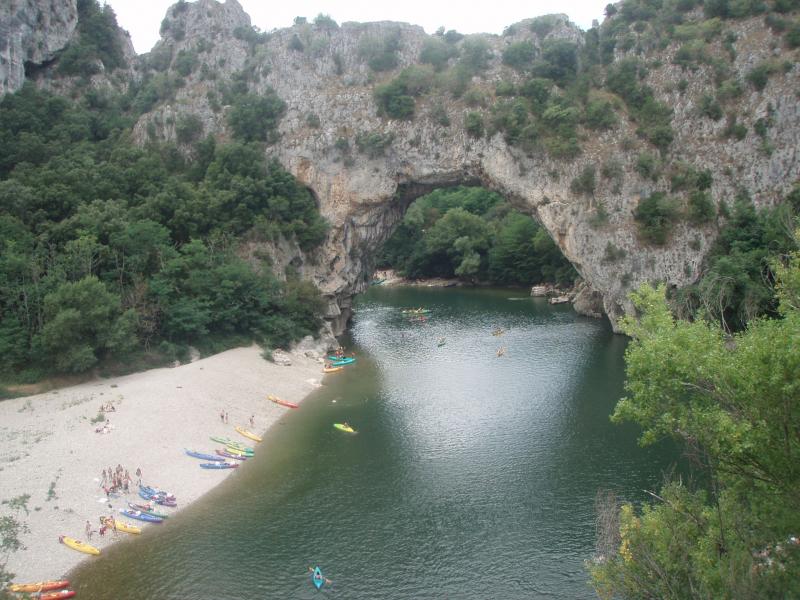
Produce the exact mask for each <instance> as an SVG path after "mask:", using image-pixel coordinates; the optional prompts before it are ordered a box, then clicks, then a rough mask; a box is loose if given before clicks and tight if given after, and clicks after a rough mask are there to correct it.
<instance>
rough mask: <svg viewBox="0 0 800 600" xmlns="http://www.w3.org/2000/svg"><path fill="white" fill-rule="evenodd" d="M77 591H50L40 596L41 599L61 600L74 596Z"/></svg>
mask: <svg viewBox="0 0 800 600" xmlns="http://www.w3.org/2000/svg"><path fill="white" fill-rule="evenodd" d="M75 593H76V592H73V591H72V590H61V591H59V592H50V593H49V594H42V595H41V596H38V598H39V600H61V599H62V598H72V597H73V596H74V595H75Z"/></svg>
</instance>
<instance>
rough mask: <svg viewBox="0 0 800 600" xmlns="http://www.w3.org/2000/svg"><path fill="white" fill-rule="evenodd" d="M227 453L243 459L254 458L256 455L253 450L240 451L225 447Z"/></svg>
mask: <svg viewBox="0 0 800 600" xmlns="http://www.w3.org/2000/svg"><path fill="white" fill-rule="evenodd" d="M225 452H228V453H230V454H234V455H236V456H241V457H242V458H253V457H254V456H255V455H256V454H255V452H253V451H252V450H247V451H243V450H239V449H238V448H234V447H233V446H225Z"/></svg>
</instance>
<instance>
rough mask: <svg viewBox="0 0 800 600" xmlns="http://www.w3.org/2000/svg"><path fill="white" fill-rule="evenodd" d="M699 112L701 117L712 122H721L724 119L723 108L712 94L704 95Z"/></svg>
mask: <svg viewBox="0 0 800 600" xmlns="http://www.w3.org/2000/svg"><path fill="white" fill-rule="evenodd" d="M698 110H699V111H700V115H701V116H703V117H708V118H709V119H711V120H712V121H719V120H720V119H721V118H722V107H721V106H720V104H719V102H717V99H716V98H714V96H712V95H711V94H703V97H702V98H700V104H699V106H698Z"/></svg>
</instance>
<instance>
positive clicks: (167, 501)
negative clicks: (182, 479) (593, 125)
mask: <svg viewBox="0 0 800 600" xmlns="http://www.w3.org/2000/svg"><path fill="white" fill-rule="evenodd" d="M139 497H140V498H142V499H144V500H149V501H151V502H155V503H156V504H160V505H161V506H178V502H177V501H176V500H175V498H167V497H166V496H160V495H158V494H148V493H147V492H145V491H144V490H139Z"/></svg>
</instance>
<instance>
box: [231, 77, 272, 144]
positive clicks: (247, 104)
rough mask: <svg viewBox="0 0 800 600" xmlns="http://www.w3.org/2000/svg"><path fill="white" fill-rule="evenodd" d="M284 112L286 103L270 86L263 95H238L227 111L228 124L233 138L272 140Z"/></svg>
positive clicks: (248, 140) (246, 140)
mask: <svg viewBox="0 0 800 600" xmlns="http://www.w3.org/2000/svg"><path fill="white" fill-rule="evenodd" d="M285 113H286V103H285V102H284V101H283V100H281V99H280V98H279V97H278V95H277V94H276V93H275V91H274V90H273V89H272V88H268V89H267V90H266V91H265V92H264V95H263V96H259V95H257V94H244V95H242V96H239V97H238V98H237V99H236V101H235V103H234V104H233V106H231V109H230V112H228V125H229V126H230V128H231V130H232V133H233V137H234V138H235V139H238V140H242V141H245V142H252V141H261V142H263V141H270V142H273V141H275V139H276V137H277V133H276V129H277V127H278V122H279V121H280V118H281V117H282V116H283V115H284V114H285Z"/></svg>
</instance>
